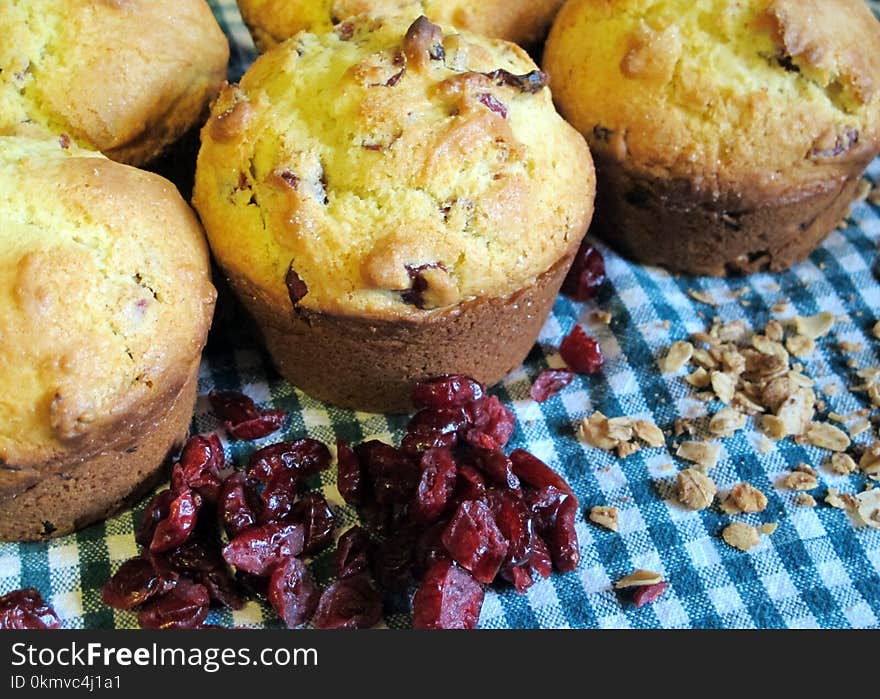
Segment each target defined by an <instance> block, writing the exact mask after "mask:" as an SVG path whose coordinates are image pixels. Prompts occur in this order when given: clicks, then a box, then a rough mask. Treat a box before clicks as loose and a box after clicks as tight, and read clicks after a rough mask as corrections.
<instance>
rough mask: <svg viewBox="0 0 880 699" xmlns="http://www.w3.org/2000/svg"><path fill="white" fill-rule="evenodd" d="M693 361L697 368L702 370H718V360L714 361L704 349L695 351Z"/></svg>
mask: <svg viewBox="0 0 880 699" xmlns="http://www.w3.org/2000/svg"><path fill="white" fill-rule="evenodd" d="M693 360H694V363H695V364H697V366H701V367H703V368H704V369H717V368H718V360H716V359H715V357H713V356H712V354H711V353H710V352H709V351H707V350H704V349H695V350H694V356H693Z"/></svg>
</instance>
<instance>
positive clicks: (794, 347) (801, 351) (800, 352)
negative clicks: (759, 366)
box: [785, 335, 816, 359]
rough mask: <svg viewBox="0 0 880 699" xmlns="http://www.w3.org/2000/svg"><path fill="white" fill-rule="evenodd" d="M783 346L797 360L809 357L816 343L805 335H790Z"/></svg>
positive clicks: (814, 349)
mask: <svg viewBox="0 0 880 699" xmlns="http://www.w3.org/2000/svg"><path fill="white" fill-rule="evenodd" d="M785 346H786V348H788V351H789V352H791V354H792V355H793V356H795V357H797V358H798V359H804V358H806V357H809V356H810V355H811V354H813V352H815V351H816V341H815V340H813V339H812V338H809V337H807V336H806V335H792V336H791V337H790V338H788V340H786V341H785Z"/></svg>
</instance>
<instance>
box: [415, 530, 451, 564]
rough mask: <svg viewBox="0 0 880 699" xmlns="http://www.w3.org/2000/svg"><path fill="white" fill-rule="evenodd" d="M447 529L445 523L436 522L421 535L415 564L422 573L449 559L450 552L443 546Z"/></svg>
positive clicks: (417, 545) (417, 543)
mask: <svg viewBox="0 0 880 699" xmlns="http://www.w3.org/2000/svg"><path fill="white" fill-rule="evenodd" d="M445 529H446V522H445V521H440V522H435V523H434V524H432V525H431V526H430V527H428V528H427V529H425V530H424V531H423V532H422V533H421V534H420V535H419V539H418V541H416V548H415V564H416V567H417V568H418V570H419V571H420V572H424V571H426V570H428V568H430V567H431V566H433V565H434V564H435V563H436V562H437V561H442V560H445V559H448V558H449V552H448V551H447V550H446V547H445V546H444V545H443V531H444V530H445Z"/></svg>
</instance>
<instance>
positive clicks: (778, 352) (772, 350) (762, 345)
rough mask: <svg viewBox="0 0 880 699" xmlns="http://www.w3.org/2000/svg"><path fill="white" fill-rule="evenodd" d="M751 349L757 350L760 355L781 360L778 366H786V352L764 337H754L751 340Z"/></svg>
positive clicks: (776, 343) (778, 344) (783, 348)
mask: <svg viewBox="0 0 880 699" xmlns="http://www.w3.org/2000/svg"><path fill="white" fill-rule="evenodd" d="M752 347H754V348H755V349H756V350H758V351H759V352H760V353H761V354H766V355H771V356H774V357H779V359H781V360H782V361H781V363H780V364H784V365H785V366H786V367H787V366H788V359H789V355H788V351H787V350H786V349H785V347H783V346H782V345H781V344H780V343H779V342H774V341H773V340H771V339H770V338H768V337H767V336H766V335H755V336H754V337H753V338H752Z"/></svg>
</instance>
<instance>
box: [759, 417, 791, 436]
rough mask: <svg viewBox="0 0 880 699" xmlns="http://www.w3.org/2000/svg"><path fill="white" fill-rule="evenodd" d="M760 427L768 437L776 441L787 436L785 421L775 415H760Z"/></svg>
mask: <svg viewBox="0 0 880 699" xmlns="http://www.w3.org/2000/svg"><path fill="white" fill-rule="evenodd" d="M761 429H762V430H764V433H765V434H766V435H767V436H768V437H770V439H772V440H774V441H776V442H778V441H779V440H780V439H785V438H786V437H787V436H788V431H787V430H786V428H785V423H784V422H783V421H782V420H780V419H779V418H778V417H776V416H775V415H762V416H761Z"/></svg>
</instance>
